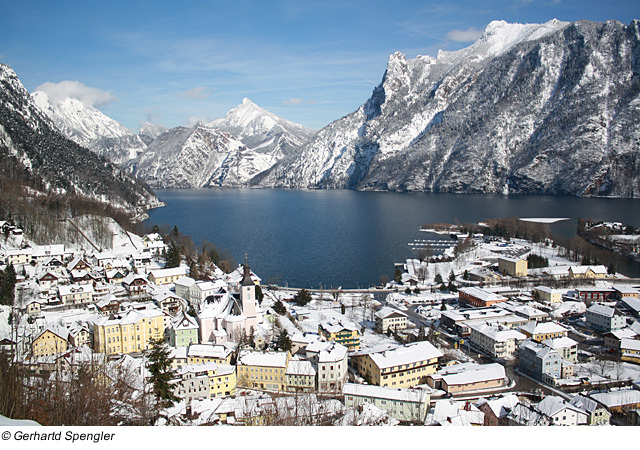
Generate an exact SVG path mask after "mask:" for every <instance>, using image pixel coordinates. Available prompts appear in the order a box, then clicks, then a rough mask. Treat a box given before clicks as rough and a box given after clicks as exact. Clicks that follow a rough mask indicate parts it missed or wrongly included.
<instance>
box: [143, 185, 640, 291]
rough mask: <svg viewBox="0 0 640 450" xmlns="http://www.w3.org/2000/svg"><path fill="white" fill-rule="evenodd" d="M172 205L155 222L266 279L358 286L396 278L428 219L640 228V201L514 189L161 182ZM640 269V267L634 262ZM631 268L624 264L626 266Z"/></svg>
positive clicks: (568, 231)
mask: <svg viewBox="0 0 640 450" xmlns="http://www.w3.org/2000/svg"><path fill="white" fill-rule="evenodd" d="M156 193H157V195H158V197H160V199H162V200H163V201H165V202H166V203H167V206H166V207H163V208H157V209H154V210H151V211H150V212H149V215H150V219H149V221H150V222H152V223H156V224H158V225H163V224H167V225H169V226H170V227H171V228H173V226H174V225H177V226H178V229H179V230H180V231H181V232H182V233H184V234H186V235H189V236H191V237H192V239H193V241H194V242H195V243H196V245H199V244H200V243H201V242H202V240H207V241H210V242H212V243H214V244H216V246H217V247H218V249H219V250H222V249H224V248H228V249H229V250H230V251H231V253H232V254H233V256H234V258H235V259H236V261H237V262H238V263H240V262H243V261H244V254H245V253H246V254H248V258H249V265H250V266H251V268H252V270H254V271H255V272H256V274H257V275H258V276H260V277H261V278H262V280H263V282H264V283H278V284H280V285H282V286H284V285H286V284H288V285H289V286H296V287H307V288H311V287H320V285H322V286H324V287H337V286H342V287H343V288H355V287H367V286H370V285H373V284H378V283H379V279H380V276H381V275H383V274H386V275H387V276H389V277H390V278H393V272H394V266H393V265H394V263H396V262H403V261H404V260H405V259H407V258H409V257H414V256H416V253H415V252H414V251H411V250H410V248H409V246H408V245H407V244H408V243H409V242H412V241H413V240H414V239H424V238H426V237H425V234H424V233H423V232H420V231H419V229H420V227H421V226H422V225H423V224H425V223H436V222H446V223H456V222H474V223H475V222H478V221H482V220H485V219H492V218H504V217H567V218H570V219H571V220H568V221H563V222H558V223H556V224H554V225H552V227H551V228H552V231H553V232H555V233H558V234H562V235H567V236H572V235H575V228H576V225H577V219H578V218H579V217H583V218H591V219H594V220H607V221H617V222H622V223H624V224H630V225H634V226H636V227H637V226H640V200H639V199H604V198H577V197H569V196H504V195H469V194H466V195H465V194H432V193H413V192H410V193H398V192H359V191H352V190H311V191H290V190H267V189H186V190H182V189H159V190H157V191H156ZM627 270H630V271H632V272H634V273H633V274H631V275H633V276H640V265H638V264H631V265H629V268H627ZM620 271H621V272H623V268H621V269H620Z"/></svg>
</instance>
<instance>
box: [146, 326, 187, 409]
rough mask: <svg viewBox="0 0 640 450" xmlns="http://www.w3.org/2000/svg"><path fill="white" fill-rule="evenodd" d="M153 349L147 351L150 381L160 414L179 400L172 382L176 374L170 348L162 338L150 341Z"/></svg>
mask: <svg viewBox="0 0 640 450" xmlns="http://www.w3.org/2000/svg"><path fill="white" fill-rule="evenodd" d="M149 343H150V344H151V348H150V349H149V350H148V351H147V370H149V372H150V373H151V376H150V378H149V380H150V381H151V384H152V385H153V394H154V395H155V397H156V408H157V409H158V413H159V411H160V410H161V409H164V408H170V407H171V406H173V405H174V404H175V402H177V401H178V400H179V399H178V397H176V395H175V394H174V393H173V389H174V385H173V384H171V380H173V378H175V376H176V374H175V372H174V370H173V369H172V368H171V359H170V358H169V354H170V353H169V348H168V346H167V344H166V343H165V342H164V340H163V339H162V338H159V339H153V338H151V339H149Z"/></svg>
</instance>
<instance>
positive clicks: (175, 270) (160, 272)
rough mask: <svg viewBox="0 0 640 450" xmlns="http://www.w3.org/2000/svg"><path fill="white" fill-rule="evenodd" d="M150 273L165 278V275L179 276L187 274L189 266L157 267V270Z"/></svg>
mask: <svg viewBox="0 0 640 450" xmlns="http://www.w3.org/2000/svg"><path fill="white" fill-rule="evenodd" d="M150 274H151V275H153V277H154V278H156V279H158V278H163V277H177V276H181V275H187V268H186V267H182V266H181V267H172V268H170V269H157V270H152V271H151V272H150Z"/></svg>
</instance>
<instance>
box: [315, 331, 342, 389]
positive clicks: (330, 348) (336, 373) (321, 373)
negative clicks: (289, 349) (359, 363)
mask: <svg viewBox="0 0 640 450" xmlns="http://www.w3.org/2000/svg"><path fill="white" fill-rule="evenodd" d="M347 353H348V350H347V347H345V346H344V345H341V344H338V343H336V342H323V341H315V342H312V343H310V344H309V345H307V348H306V354H307V355H306V356H307V359H308V360H309V361H311V362H312V363H314V364H315V365H316V367H317V374H318V386H317V390H318V392H337V391H341V390H342V387H343V386H344V384H345V383H346V382H347V371H348V362H347Z"/></svg>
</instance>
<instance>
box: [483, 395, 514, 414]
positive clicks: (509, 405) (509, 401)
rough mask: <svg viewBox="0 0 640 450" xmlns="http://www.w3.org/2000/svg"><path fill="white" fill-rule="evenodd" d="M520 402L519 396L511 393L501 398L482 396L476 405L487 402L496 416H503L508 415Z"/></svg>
mask: <svg viewBox="0 0 640 450" xmlns="http://www.w3.org/2000/svg"><path fill="white" fill-rule="evenodd" d="M518 403H520V399H519V398H518V396H517V395H516V394H512V393H510V394H507V395H505V396H503V397H499V398H495V397H492V398H481V399H479V400H478V401H477V402H476V406H478V407H481V406H482V405H484V404H486V405H488V406H489V408H491V410H492V411H493V414H494V415H495V416H496V417H498V418H501V417H505V416H507V415H508V414H509V413H510V412H511V411H512V410H513V408H514V407H515V406H516V405H517V404H518Z"/></svg>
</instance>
